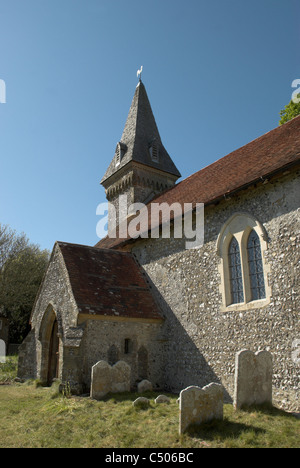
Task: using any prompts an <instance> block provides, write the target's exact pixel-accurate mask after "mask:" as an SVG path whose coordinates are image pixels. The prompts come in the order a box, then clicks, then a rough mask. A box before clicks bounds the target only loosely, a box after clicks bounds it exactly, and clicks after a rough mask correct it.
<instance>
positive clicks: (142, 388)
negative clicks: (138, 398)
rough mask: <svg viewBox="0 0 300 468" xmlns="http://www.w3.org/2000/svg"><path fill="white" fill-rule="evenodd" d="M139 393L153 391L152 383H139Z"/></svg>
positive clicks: (145, 381)
mask: <svg viewBox="0 0 300 468" xmlns="http://www.w3.org/2000/svg"><path fill="white" fill-rule="evenodd" d="M137 387H138V392H139V393H143V392H147V391H152V389H153V387H152V383H151V382H149V380H142V381H141V382H139V383H138V386H137Z"/></svg>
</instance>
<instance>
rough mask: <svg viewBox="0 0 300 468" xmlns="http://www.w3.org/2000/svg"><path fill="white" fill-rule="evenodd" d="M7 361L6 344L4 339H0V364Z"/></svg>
mask: <svg viewBox="0 0 300 468" xmlns="http://www.w3.org/2000/svg"><path fill="white" fill-rule="evenodd" d="M5 361H6V344H5V341H4V340H0V364H4V363H5Z"/></svg>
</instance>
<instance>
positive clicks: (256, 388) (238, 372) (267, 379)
mask: <svg viewBox="0 0 300 468" xmlns="http://www.w3.org/2000/svg"><path fill="white" fill-rule="evenodd" d="M272 376H273V363H272V355H271V353H269V352H268V351H259V352H257V353H253V352H252V351H249V350H242V351H239V352H238V353H237V354H236V359H235V379H234V384H235V388H234V407H235V408H236V409H237V408H241V407H242V406H250V405H261V404H263V403H270V404H272Z"/></svg>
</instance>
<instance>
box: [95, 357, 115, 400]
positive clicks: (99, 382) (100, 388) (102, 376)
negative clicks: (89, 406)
mask: <svg viewBox="0 0 300 468" xmlns="http://www.w3.org/2000/svg"><path fill="white" fill-rule="evenodd" d="M110 370H111V367H110V365H109V364H108V363H107V362H106V361H99V362H97V363H96V364H95V365H94V366H93V367H92V382H91V398H93V399H95V400H100V399H101V398H103V397H104V396H105V395H107V393H109V392H110V389H111V380H110Z"/></svg>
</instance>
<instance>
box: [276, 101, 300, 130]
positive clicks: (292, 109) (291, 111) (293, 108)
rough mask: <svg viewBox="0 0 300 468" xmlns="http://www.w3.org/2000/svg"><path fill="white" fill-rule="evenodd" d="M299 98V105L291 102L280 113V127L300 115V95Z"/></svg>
mask: <svg viewBox="0 0 300 468" xmlns="http://www.w3.org/2000/svg"><path fill="white" fill-rule="evenodd" d="M297 98H298V100H299V102H298V103H295V102H293V101H291V102H290V103H289V104H288V105H287V106H285V107H284V109H282V110H281V111H280V116H281V119H280V122H279V125H283V124H285V123H286V122H288V121H289V120H291V119H293V118H294V117H297V115H300V94H298V95H297Z"/></svg>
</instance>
